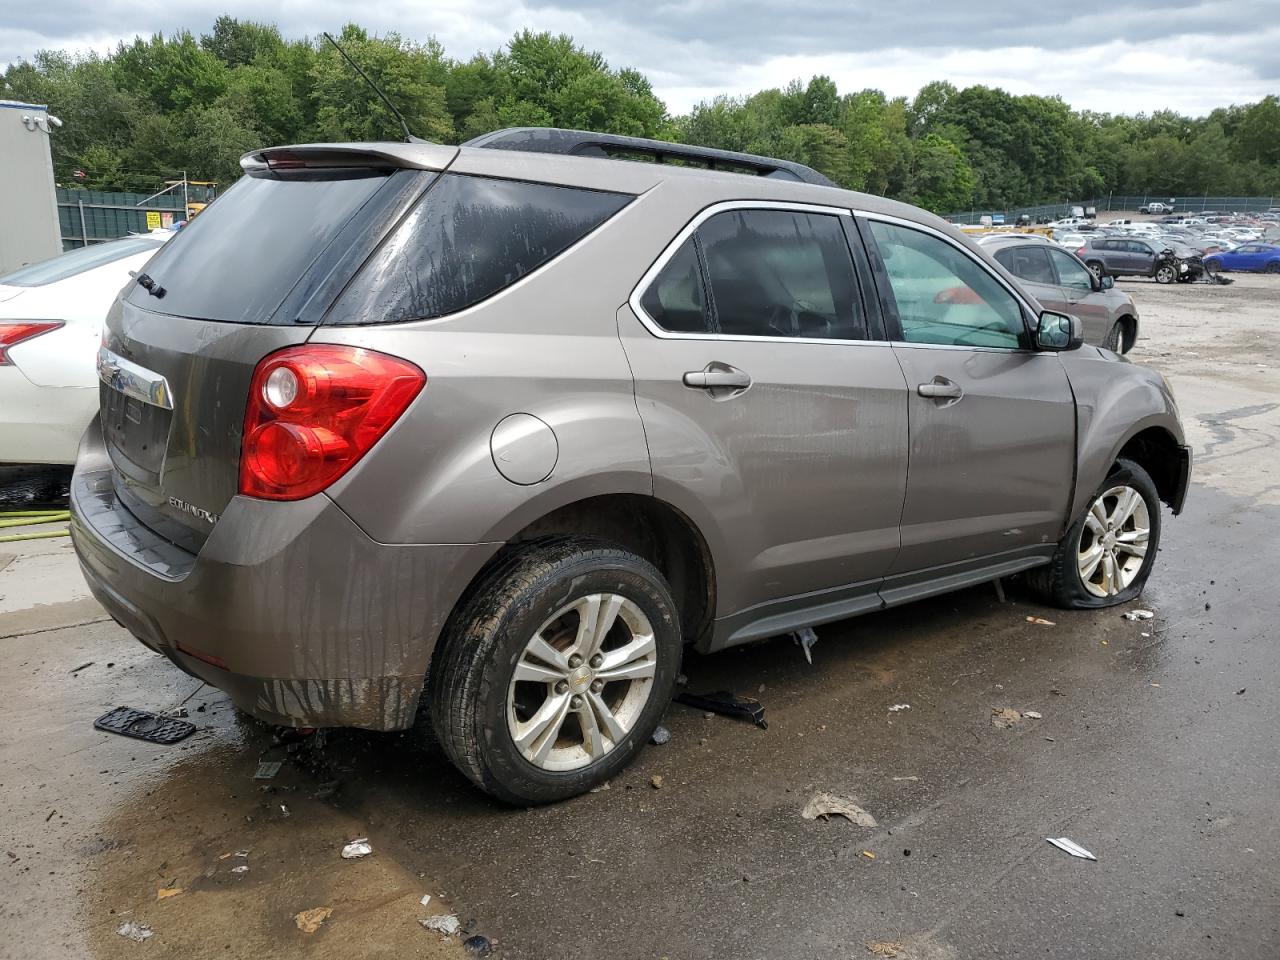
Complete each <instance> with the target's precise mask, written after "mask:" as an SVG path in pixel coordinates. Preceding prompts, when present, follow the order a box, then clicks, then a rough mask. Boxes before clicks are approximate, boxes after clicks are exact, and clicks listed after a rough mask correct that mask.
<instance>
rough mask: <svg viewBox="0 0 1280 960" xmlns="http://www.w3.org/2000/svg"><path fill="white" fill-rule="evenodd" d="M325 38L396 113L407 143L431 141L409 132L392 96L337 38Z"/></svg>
mask: <svg viewBox="0 0 1280 960" xmlns="http://www.w3.org/2000/svg"><path fill="white" fill-rule="evenodd" d="M324 38H325V39H326V40H328V41H329V42H330V43H332V44H333V46H334V49H335V50H337V51H338V52H339V53H340V54H342V59H343V60H345V61H347V63H349V64H351V68H352V69H353V70H355V72H356V73H358V74H360V79H362V80H363V81H364V82H365V83H367V84H368V85H369V86H371V87H373V92H374V93H376V94H377V95H378V96H379V97H380V98H381V99H382V102H383V103H385V104H386V105H387V109H388V110H390V111H391V112H392V113H393V114H395V118H396V119H397V120H399V121H400V129H401V130H403V131H404V142H405V143H429V142H430V141H428V140H423V139H422V138H421V137H415V136H414V135H413V134H412V133H410V132H409V124H408V123H406V122H405V119H404V114H402V113H401V112H400V111H399V110H397V109H396V105H395V104H394V103H392V102H391V98H390V97H388V96H387V95H386V94H385V93H383V92H382V88H381V87H379V86H378V85H377V84H376V83H374V82H373V81H372V80H370V79H369V75H368V74H367V73H365V72H364V71H363V70H361V69H360V65H359V64H358V63H356V62H355V61H354V60H352V59H351V57H349V56H348V55H347V51H345V50H343V49H342V47H340V46H338V41H337V40H335V39H333V37H331V36H329V34H328V33H325V34H324Z"/></svg>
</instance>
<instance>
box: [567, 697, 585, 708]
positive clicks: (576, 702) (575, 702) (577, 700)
mask: <svg viewBox="0 0 1280 960" xmlns="http://www.w3.org/2000/svg"><path fill="white" fill-rule="evenodd" d="M569 706H571V707H573V709H575V710H581V709H582V698H581V697H574V698H573V699H572V700H570V701H569Z"/></svg>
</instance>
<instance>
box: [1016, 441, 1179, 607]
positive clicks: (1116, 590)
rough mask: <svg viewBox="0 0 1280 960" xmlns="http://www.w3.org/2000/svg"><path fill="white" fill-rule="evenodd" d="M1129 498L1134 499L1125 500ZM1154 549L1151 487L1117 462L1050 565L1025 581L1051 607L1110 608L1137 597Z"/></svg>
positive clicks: (1135, 468) (1129, 465)
mask: <svg viewBox="0 0 1280 960" xmlns="http://www.w3.org/2000/svg"><path fill="white" fill-rule="evenodd" d="M1130 494H1132V496H1133V497H1136V498H1137V499H1134V500H1130V499H1128V498H1129V497H1130ZM1159 549H1160V498H1159V495H1158V494H1157V492H1156V485H1155V483H1154V482H1153V481H1152V480H1151V476H1150V475H1149V474H1148V473H1147V471H1146V470H1144V469H1143V468H1142V467H1141V466H1140V465H1139V464H1137V463H1135V462H1133V461H1132V460H1118V461H1116V465H1115V466H1114V467H1113V468H1112V470H1111V473H1110V474H1109V475H1108V476H1107V479H1106V480H1104V481H1103V482H1102V484H1101V486H1099V487H1098V489H1097V490H1095V491H1094V492H1093V495H1092V496H1091V497H1090V498H1089V503H1088V505H1087V506H1086V507H1085V509H1084V511H1083V513H1082V514H1081V515H1080V516H1079V517H1078V518H1077V519H1076V521H1075V523H1073V524H1072V525H1071V529H1069V530H1068V531H1067V535H1066V536H1065V537H1063V538H1062V540H1061V541H1060V542H1059V544H1058V549H1057V552H1056V553H1055V554H1054V557H1053V560H1052V562H1050V563H1049V564H1048V565H1047V566H1044V567H1038V568H1036V569H1035V570H1033V571H1031V573H1030V574H1028V580H1029V581H1030V583H1031V584H1032V586H1034V587H1035V588H1036V589H1037V590H1038V591H1039V592H1040V593H1041V594H1042V595H1043V596H1044V597H1045V599H1046V600H1048V601H1049V602H1050V603H1052V604H1054V605H1055V606H1059V607H1066V608H1068V609H1091V608H1099V607H1114V606H1116V605H1118V604H1122V603H1128V602H1129V601H1130V600H1133V599H1134V598H1135V597H1137V596H1138V595H1139V594H1141V593H1142V588H1143V587H1144V586H1146V583H1147V578H1148V577H1149V576H1150V575H1151V568H1152V565H1153V564H1154V563H1155V558H1156V553H1157V552H1158V551H1159ZM1139 550H1140V551H1141V556H1137V552H1138V551H1139ZM1095 556H1096V561H1095V559H1094V558H1095ZM1086 574H1087V575H1086Z"/></svg>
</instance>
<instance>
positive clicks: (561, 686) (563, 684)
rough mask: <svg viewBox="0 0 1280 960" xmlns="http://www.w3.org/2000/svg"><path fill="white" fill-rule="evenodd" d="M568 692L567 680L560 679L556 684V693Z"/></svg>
mask: <svg viewBox="0 0 1280 960" xmlns="http://www.w3.org/2000/svg"><path fill="white" fill-rule="evenodd" d="M568 692H569V681H567V680H561V681H560V682H559V683H557V684H556V693H568Z"/></svg>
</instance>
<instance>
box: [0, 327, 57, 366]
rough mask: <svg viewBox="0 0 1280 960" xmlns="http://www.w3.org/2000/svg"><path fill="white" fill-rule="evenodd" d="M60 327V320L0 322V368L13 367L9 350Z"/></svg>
mask: <svg viewBox="0 0 1280 960" xmlns="http://www.w3.org/2000/svg"><path fill="white" fill-rule="evenodd" d="M61 326H62V321H61V320H15V321H5V322H0V367H10V366H13V360H12V359H10V357H9V350H10V349H11V348H12V347H16V346H17V345H18V344H20V343H22V342H23V341H26V340H30V339H31V338H32V337H38V336H40V334H42V333H50V332H51V331H53V330H57V329H59V328H60V327H61Z"/></svg>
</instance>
